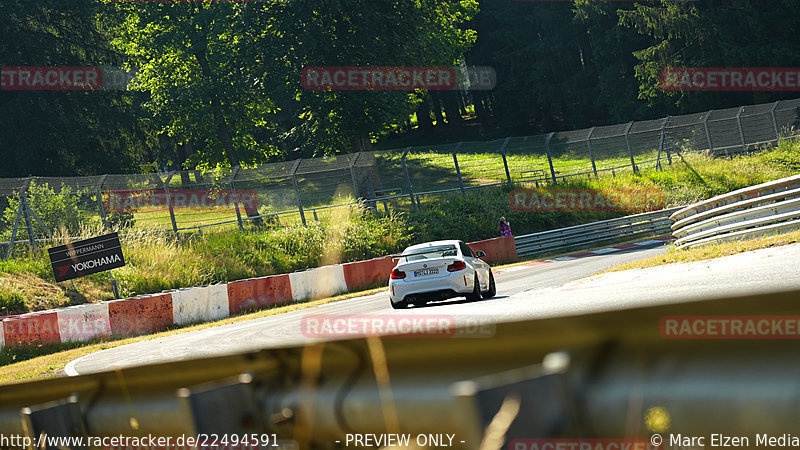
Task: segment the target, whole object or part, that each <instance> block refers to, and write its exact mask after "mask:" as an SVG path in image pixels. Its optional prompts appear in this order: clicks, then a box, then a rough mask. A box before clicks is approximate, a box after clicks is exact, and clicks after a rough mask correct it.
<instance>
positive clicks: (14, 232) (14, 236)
mask: <svg viewBox="0 0 800 450" xmlns="http://www.w3.org/2000/svg"><path fill="white" fill-rule="evenodd" d="M21 212H22V202H20V203H19V205H18V206H17V214H16V215H15V216H14V228H13V229H12V231H11V240H9V242H8V249H6V258H5V259H8V258H9V256H11V250H12V249H13V248H14V243H15V242H16V239H17V228H18V227H19V216H20V213H21Z"/></svg>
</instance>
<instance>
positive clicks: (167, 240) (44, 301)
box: [0, 143, 800, 383]
mask: <svg viewBox="0 0 800 450" xmlns="http://www.w3.org/2000/svg"><path fill="white" fill-rule="evenodd" d="M799 171H800V146H798V145H794V144H788V143H783V144H782V145H781V146H779V148H778V149H775V150H772V151H770V152H766V153H762V154H759V155H754V156H743V157H738V158H734V159H730V160H728V159H713V158H709V157H706V156H703V155H692V156H687V157H686V161H685V162H682V163H676V164H674V165H673V166H671V167H667V168H666V169H665V170H664V171H663V172H646V173H642V174H639V175H633V174H627V175H623V176H619V177H616V178H604V179H601V180H599V181H592V182H585V183H584V182H582V183H572V184H570V185H568V186H569V187H581V188H590V189H598V190H604V189H611V188H620V187H622V188H627V189H660V190H662V191H663V192H664V194H665V200H666V203H667V204H666V206H672V205H678V204H686V203H690V202H693V201H696V200H699V199H703V198H707V197H710V196H713V195H717V194H720V193H724V192H728V191H730V190H732V189H737V188H741V187H745V186H749V185H752V184H757V183H761V182H765V181H768V180H771V179H776V178H780V177H784V176H788V175H791V174H795V173H797V172H799ZM560 187H565V186H564V185H561V186H560ZM507 193H508V189H495V190H487V191H484V192H481V193H477V194H471V195H470V196H469V197H467V198H466V199H462V198H460V197H455V198H452V199H449V200H447V201H444V202H441V203H440V204H438V205H436V206H437V208H436V209H434V208H433V207H432V206H433V205H430V207H428V208H425V210H423V211H420V212H415V213H410V214H407V215H397V216H389V217H374V216H372V215H371V214H364V213H363V211H356V212H354V213H352V214H348V215H345V216H342V217H339V218H338V220H334V221H323V222H322V223H320V224H313V225H312V226H310V227H306V228H302V227H289V228H277V229H267V230H262V231H259V232H252V231H251V232H245V233H241V232H225V233H222V232H220V233H207V234H205V235H203V236H197V235H191V236H187V237H184V238H181V239H174V238H172V237H168V236H146V237H137V238H131V239H126V240H125V243H124V246H125V251H126V254H127V255H128V260H129V262H130V265H129V266H128V267H126V268H125V269H121V270H118V271H117V272H118V273H117V278H119V279H121V280H122V283H123V288H124V289H126V293H128V294H133V293H143V292H147V291H154V290H160V289H166V288H169V287H179V286H185V285H199V284H204V283H210V282H217V281H228V280H232V279H236V278H243V277H247V276H258V275H265V274H268V273H275V272H277V271H288V270H292V269H294V268H301V267H304V266H314V265H317V264H321V263H330V262H337V261H340V260H347V259H361V258H364V257H369V256H373V255H380V254H384V253H388V252H391V251H394V250H396V249H399V248H400V247H402V246H403V245H406V244H407V243H408V242H411V241H422V240H428V239H435V238H440V237H446V236H452V235H458V236H464V237H465V238H466V239H479V238H481V237H486V236H487V235H488V236H492V235H493V234H494V219H495V218H496V217H497V216H498V215H505V216H506V217H508V218H509V219H510V220H511V221H512V223H514V224H515V230H516V231H517V232H530V231H538V230H540V229H547V228H552V227H553V226H565V225H570V224H572V223H577V222H582V221H586V220H591V219H593V218H599V217H591V216H593V215H594V216H599V215H603V214H568V213H547V214H530V213H514V212H511V211H510V210H509V209H508V201H507ZM798 240H800V232H797V233H789V234H786V235H782V236H775V237H767V238H760V239H755V240H751V241H746V242H742V243H731V244H724V245H721V246H715V247H707V248H703V249H696V250H691V251H688V252H683V251H674V250H673V251H671V252H670V253H668V254H666V255H662V256H659V257H655V258H652V259H651V260H646V261H644V262H640V263H632V264H630V265H627V266H621V267H619V268H617V269H619V270H621V269H625V268H634V267H645V266H649V265H655V264H662V263H669V262H678V261H688V260H698V259H708V258H712V257H718V256H724V255H727V254H732V253H737V252H741V251H747V250H752V249H757V248H765V247H770V246H775V245H784V244H789V243H796V242H798ZM16 256H17V257H16V258H15V259H12V260H10V261H8V262H4V263H0V270H2V272H0V289H2V290H0V296H2V297H0V301H5V302H6V303H5V305H6V306H5V307H6V308H8V307H9V306H13V305H17V306H16V307H17V308H19V309H22V310H26V309H40V308H45V307H52V306H56V305H60V304H69V303H82V302H85V301H98V300H104V299H108V298H110V292H109V291H108V279H107V278H106V276H104V275H102V274H100V275H94V276H91V277H87V278H85V279H82V280H79V281H78V282H76V283H75V288H76V289H72V287H71V286H70V288H69V289H67V288H66V287H64V286H61V285H57V284H55V283H53V281H52V274H51V273H50V269H49V265H48V262H47V260H46V256H44V255H42V254H37V253H36V252H23V253H21V254H19V255H16ZM135 289H138V290H140V291H136V290H135ZM376 291H377V290H376ZM48 296H49V297H48ZM348 296H352V294H350V295H348ZM348 296H343V297H338V298H333V299H325V300H319V301H314V302H303V303H299V304H293V305H287V306H283V307H278V308H273V309H269V310H264V311H258V312H254V313H250V314H246V315H241V316H237V317H232V318H229V319H225V320H223V321H218V322H212V323H207V324H200V325H191V326H186V327H176V328H174V329H171V330H168V331H164V332H162V333H158V334H155V335H151V336H140V337H133V338H118V337H111V338H108V339H100V340H96V341H93V342H89V343H73V344H54V345H48V346H40V347H37V348H11V349H9V348H6V349H3V350H2V351H0V366H5V367H4V368H3V370H2V374H0V383H8V382H14V381H20V380H25V379H31V378H42V377H49V376H54V375H56V374H58V373H59V371H61V370H62V369H63V368H64V366H65V365H66V364H67V363H68V362H69V361H71V360H73V359H75V358H77V357H80V356H82V355H84V354H88V353H91V352H94V351H97V350H102V349H105V348H111V347H116V346H119V345H124V344H127V343H132V342H136V341H140V340H145V339H153V338H156V337H161V336H165V335H170V334H176V333H182V332H186V331H191V330H194V329H200V328H206V327H210V326H216V325H220V324H224V323H232V322H238V321H243V320H250V319H253V318H258V317H264V316H267V315H272V314H278V313H281V312H285V311H288V310H292V309H298V308H305V307H311V306H315V305H317V304H321V303H327V302H331V301H336V300H337V299H339V298H346V297H348ZM9 298H10V299H11V300H12V302H11V303H9V302H8V299H9ZM26 300H27V301H26Z"/></svg>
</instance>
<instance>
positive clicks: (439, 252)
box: [403, 245, 458, 262]
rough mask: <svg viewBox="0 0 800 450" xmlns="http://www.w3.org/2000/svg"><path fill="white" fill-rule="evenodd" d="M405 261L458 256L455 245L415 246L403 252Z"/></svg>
mask: <svg viewBox="0 0 800 450" xmlns="http://www.w3.org/2000/svg"><path fill="white" fill-rule="evenodd" d="M403 256H405V258H406V261H409V262H410V261H419V260H421V259H434V258H444V257H445V256H458V251H457V250H456V246H455V245H434V246H432V247H424V248H415V249H413V250H406V251H404V252H403Z"/></svg>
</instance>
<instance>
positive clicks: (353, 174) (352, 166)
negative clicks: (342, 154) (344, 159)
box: [350, 152, 361, 201]
mask: <svg viewBox="0 0 800 450" xmlns="http://www.w3.org/2000/svg"><path fill="white" fill-rule="evenodd" d="M359 156H361V152H358V153H356V157H355V158H353V162H351V163H350V178H352V179H353V195H354V196H355V197H356V201H358V198H359V197H360V196H359V195H358V179H356V162H358V157H359Z"/></svg>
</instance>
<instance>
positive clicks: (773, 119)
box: [769, 100, 781, 145]
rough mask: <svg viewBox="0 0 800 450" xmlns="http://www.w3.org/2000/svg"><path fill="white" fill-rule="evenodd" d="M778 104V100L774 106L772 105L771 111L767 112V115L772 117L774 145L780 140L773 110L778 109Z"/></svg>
mask: <svg viewBox="0 0 800 450" xmlns="http://www.w3.org/2000/svg"><path fill="white" fill-rule="evenodd" d="M780 102H781V101H780V100H778V101H777V102H775V104H774V105H772V109H770V110H769V113H770V114H771V115H772V126H773V127H774V128H775V144H776V145H777V143H778V142H777V141H778V140H780V138H781V133H780V131H778V119H776V118H775V110H776V109H777V108H778V104H779V103H780Z"/></svg>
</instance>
